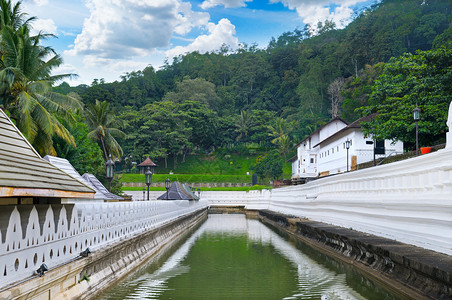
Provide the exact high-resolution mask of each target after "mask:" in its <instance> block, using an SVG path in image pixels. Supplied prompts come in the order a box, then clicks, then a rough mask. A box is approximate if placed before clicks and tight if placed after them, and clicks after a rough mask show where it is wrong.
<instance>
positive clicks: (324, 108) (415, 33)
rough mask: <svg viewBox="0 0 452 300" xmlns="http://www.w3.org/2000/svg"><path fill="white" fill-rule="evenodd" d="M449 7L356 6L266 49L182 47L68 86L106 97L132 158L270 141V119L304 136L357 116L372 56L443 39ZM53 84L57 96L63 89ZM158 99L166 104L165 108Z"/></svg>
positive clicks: (395, 2)
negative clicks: (339, 24) (114, 76)
mask: <svg viewBox="0 0 452 300" xmlns="http://www.w3.org/2000/svg"><path fill="white" fill-rule="evenodd" d="M451 4H452V2H451V1H450V0H447V1H444V0H425V1H419V0H382V1H379V2H376V4H375V5H373V6H371V7H369V8H366V9H363V10H362V11H360V12H359V13H357V14H356V16H355V20H354V21H353V22H351V23H350V24H349V25H348V26H347V27H346V28H345V29H337V28H336V26H335V24H334V23H332V22H331V21H326V22H325V21H324V22H321V23H319V24H317V26H314V27H305V28H304V29H302V30H300V29H295V30H293V31H289V32H285V33H283V34H282V35H281V36H279V37H277V38H273V39H272V40H271V42H270V43H269V45H268V47H267V48H266V49H259V48H258V47H257V46H256V45H251V46H247V45H244V46H242V47H240V49H238V50H235V51H232V50H231V49H228V48H227V47H226V46H223V47H222V48H221V49H219V50H218V51H212V52H208V53H199V52H193V53H188V54H185V55H181V56H179V57H176V58H175V59H174V60H173V61H172V62H168V61H167V62H166V63H165V65H164V66H163V67H162V68H161V69H159V70H154V69H153V68H152V67H150V66H148V67H147V68H145V69H144V70H142V71H134V72H130V73H126V74H124V75H123V76H122V77H121V80H120V81H117V82H113V83H102V82H101V81H100V80H97V82H94V83H93V85H92V86H87V85H81V86H78V87H74V88H71V91H74V92H77V93H79V94H80V95H81V97H82V98H83V102H84V103H95V100H96V99H103V100H107V101H108V102H109V103H110V104H111V106H112V108H114V109H115V110H117V111H118V112H121V113H123V114H122V116H124V118H125V120H126V119H127V120H129V119H130V120H129V121H130V122H129V123H128V124H127V126H125V127H124V129H123V130H124V131H125V132H127V133H128V134H129V135H130V136H131V137H133V139H132V140H131V139H121V140H120V144H121V146H122V147H123V148H124V150H125V153H126V154H127V155H130V154H132V153H134V154H133V155H134V157H136V158H135V159H137V160H139V158H141V157H140V156H141V155H144V154H152V155H154V156H156V157H157V156H158V157H168V156H169V155H176V156H177V155H179V154H186V153H189V152H190V151H201V150H202V151H204V150H205V151H209V150H210V148H209V147H210V146H209V145H212V147H221V146H224V145H230V144H237V143H249V142H253V143H259V144H261V145H266V146H269V147H275V145H274V144H272V143H271V140H272V139H273V138H272V137H271V136H270V135H269V133H270V130H269V126H273V125H274V122H275V120H276V118H277V117H280V118H283V119H284V120H286V121H288V122H294V128H293V131H292V133H291V134H289V135H288V138H289V140H299V139H301V138H304V137H305V136H307V135H308V134H310V133H312V132H313V131H314V130H316V129H317V128H318V127H319V126H321V125H322V124H324V123H325V122H326V121H328V120H329V119H330V118H331V115H334V116H336V115H338V114H339V115H340V116H341V117H343V118H345V119H346V120H347V121H354V120H356V119H357V118H358V117H360V113H358V112H356V111H355V109H356V108H359V107H361V106H369V105H373V104H371V102H369V101H370V100H369V97H370V95H371V93H372V86H373V85H374V83H375V80H376V79H377V78H378V76H379V75H380V74H381V73H382V69H383V68H382V65H380V63H384V62H388V61H389V59H390V58H391V57H399V56H400V55H402V54H403V53H405V52H408V53H415V51H416V50H417V49H423V50H427V49H431V47H432V46H433V47H434V48H439V47H440V46H441V45H447V44H449V43H450V41H451V36H452V34H451V27H450V15H451V8H452V5H451ZM341 77H342V78H345V86H344V89H342V91H341V92H339V90H338V89H336V91H335V94H334V95H335V96H336V97H334V98H333V99H332V98H331V96H332V93H328V87H329V86H330V84H331V83H332V82H333V81H334V80H335V79H336V78H341ZM60 90H62V91H64V93H67V86H61V89H60ZM337 96H339V97H340V96H343V97H344V102H343V105H342V106H339V105H337V103H336V105H335V106H334V110H331V108H332V105H331V102H332V101H331V100H335V99H336V100H337V99H339V97H337ZM162 100H167V101H164V102H173V103H174V104H176V105H174V106H171V107H170V105H169V104H163V103H162V102H161V101H162ZM339 100H340V99H339ZM185 102H187V105H186V106H185V108H182V107H183V106H184V103H185ZM197 102H199V103H197ZM333 102H334V101H333ZM339 102H340V101H339ZM150 104H156V106H149V105H150ZM161 105H163V106H162V107H161V108H160V107H159V106H161ZM205 105H206V107H204V106H205ZM126 107H127V108H126ZM151 108H152V111H149V109H151ZM168 109H170V111H167V110H168ZM166 111H167V112H166ZM241 111H245V112H247V113H248V116H247V117H248V118H247V119H248V120H249V121H246V122H241V121H240V118H241V117H242V115H241ZM215 113H216V115H215ZM149 116H152V118H150V119H149ZM162 116H168V118H169V120H173V119H174V118H176V119H177V120H178V122H179V123H178V124H177V125H178V126H181V127H178V126H176V125H174V124H173V123H172V121H168V122H165V121H164V120H162V121H161V124H155V120H160V118H161V117H162ZM212 118H213V119H212ZM242 121H243V120H242ZM149 122H150V123H149ZM203 122H205V123H203ZM240 123H242V124H240ZM244 124H247V125H246V126H243V125H244ZM237 125H238V126H237ZM154 128H158V130H157V133H155V132H153V129H154ZM183 128H185V129H184V130H183ZM171 130H172V131H171ZM236 130H237V131H236ZM172 132H174V135H175V137H176V139H175V140H177V141H178V143H176V144H174V145H173V144H169V143H168V142H167V139H166V138H165V137H164V135H171V134H172ZM182 136H183V137H184V138H183V139H182ZM131 145H134V146H133V147H132V146H131ZM176 145H177V146H176ZM177 153H179V154H177Z"/></svg>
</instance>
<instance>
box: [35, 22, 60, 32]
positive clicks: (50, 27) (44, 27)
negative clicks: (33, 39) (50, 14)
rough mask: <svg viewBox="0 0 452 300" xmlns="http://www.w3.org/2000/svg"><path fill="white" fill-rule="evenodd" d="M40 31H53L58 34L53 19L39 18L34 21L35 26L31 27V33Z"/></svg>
mask: <svg viewBox="0 0 452 300" xmlns="http://www.w3.org/2000/svg"><path fill="white" fill-rule="evenodd" d="M40 31H42V33H51V34H54V35H57V34H58V31H57V26H56V25H55V22H54V21H53V20H52V19H37V20H34V21H33V27H32V29H31V34H32V35H35V34H38V33H39V32H40Z"/></svg>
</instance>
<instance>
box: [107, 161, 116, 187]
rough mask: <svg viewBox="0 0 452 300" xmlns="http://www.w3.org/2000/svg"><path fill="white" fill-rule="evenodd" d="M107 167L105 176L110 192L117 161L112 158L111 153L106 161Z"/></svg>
mask: <svg viewBox="0 0 452 300" xmlns="http://www.w3.org/2000/svg"><path fill="white" fill-rule="evenodd" d="M105 168H106V171H107V175H106V176H105V178H107V181H108V191H109V192H110V191H111V180H112V179H113V175H114V169H115V163H114V162H113V160H112V159H111V154H110V155H109V156H108V160H107V162H106V163H105Z"/></svg>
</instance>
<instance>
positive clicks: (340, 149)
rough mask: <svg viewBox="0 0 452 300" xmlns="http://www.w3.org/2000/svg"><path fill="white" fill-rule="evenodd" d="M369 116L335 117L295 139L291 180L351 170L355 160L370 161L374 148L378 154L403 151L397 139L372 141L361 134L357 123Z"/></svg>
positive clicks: (302, 180)
mask: <svg viewBox="0 0 452 300" xmlns="http://www.w3.org/2000/svg"><path fill="white" fill-rule="evenodd" d="M372 117H373V116H372V115H371V116H368V117H364V118H361V119H359V120H356V121H355V122H353V123H350V124H348V123H347V122H346V121H344V120H343V119H341V118H339V117H336V118H334V119H332V120H331V121H329V122H328V123H326V124H325V125H323V126H322V127H320V128H319V129H317V130H316V131H315V132H313V133H312V134H310V135H309V136H308V137H306V138H305V139H303V140H302V141H301V142H299V143H298V144H297V145H296V147H297V155H296V156H294V157H293V158H292V159H291V161H292V181H293V182H296V183H297V182H306V181H308V180H309V179H312V178H316V177H319V176H327V175H332V174H338V173H343V172H347V171H351V170H355V169H356V166H357V165H358V164H362V163H365V162H369V161H372V160H373V159H374V151H375V155H376V156H378V157H381V156H385V157H387V156H390V155H395V154H401V153H403V142H401V141H396V142H393V141H391V140H384V141H375V140H373V138H372V137H370V136H365V135H364V133H363V132H362V130H361V125H360V123H361V122H363V121H367V120H369V119H370V118H372ZM347 141H348V142H347ZM347 143H348V144H349V148H348V149H347V147H346V145H347Z"/></svg>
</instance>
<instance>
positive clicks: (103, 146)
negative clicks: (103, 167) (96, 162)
mask: <svg viewBox="0 0 452 300" xmlns="http://www.w3.org/2000/svg"><path fill="white" fill-rule="evenodd" d="M100 141H101V143H102V149H103V150H104V155H105V161H107V160H108V156H107V150H106V149H105V143H104V138H103V137H102V136H100Z"/></svg>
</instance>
